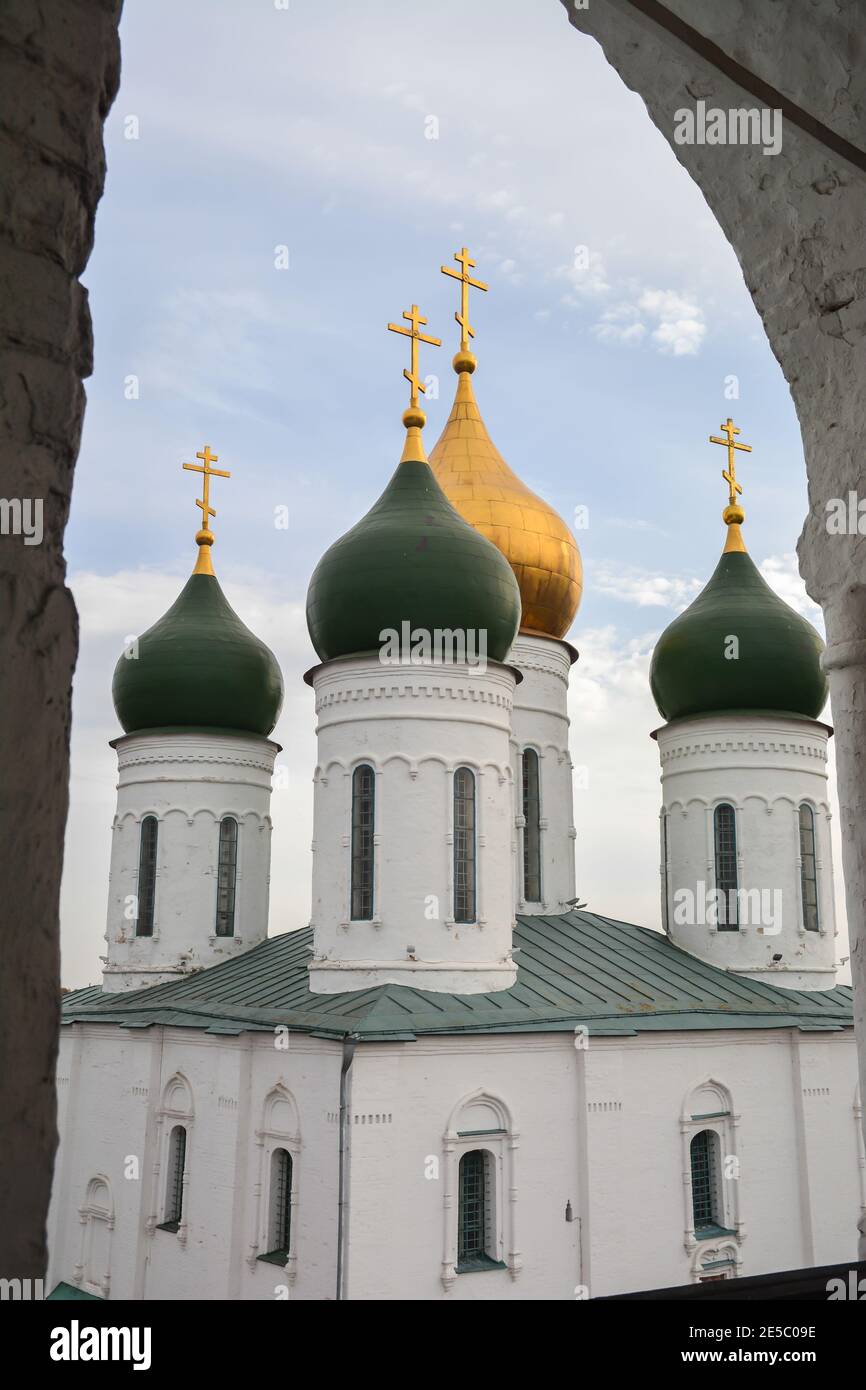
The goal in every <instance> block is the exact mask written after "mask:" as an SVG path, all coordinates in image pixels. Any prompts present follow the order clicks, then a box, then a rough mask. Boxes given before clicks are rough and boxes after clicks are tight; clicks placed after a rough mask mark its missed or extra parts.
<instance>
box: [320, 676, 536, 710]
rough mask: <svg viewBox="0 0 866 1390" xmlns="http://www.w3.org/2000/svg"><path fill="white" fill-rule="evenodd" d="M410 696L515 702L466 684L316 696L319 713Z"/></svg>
mask: <svg viewBox="0 0 866 1390" xmlns="http://www.w3.org/2000/svg"><path fill="white" fill-rule="evenodd" d="M407 696H408V697H409V698H411V699H413V700H417V699H427V700H462V701H463V702H464V703H467V702H468V703H470V704H478V705H495V706H497V707H498V708H500V709H507V710H510V709H511V708H512V705H513V700H512V697H511V695H510V694H507V693H506V692H505V691H503V690H479V689H478V687H477V686H476V687H470V686H466V685H413V684H411V683H409V682H405V683H402V684H397V683H395V684H393V685H384V684H382V685H375V686H374V685H369V686H355V687H352V688H350V689H346V688H344V689H342V690H329V691H322V692H321V694H317V697H316V713H317V714H318V713H319V712H320V711H321V710H323V709H328V708H330V707H331V706H333V705H346V704H350V703H354V702H355V701H358V700H361V701H365V702H367V701H372V700H393V699H398V700H399V699H403V698H405V697H407Z"/></svg>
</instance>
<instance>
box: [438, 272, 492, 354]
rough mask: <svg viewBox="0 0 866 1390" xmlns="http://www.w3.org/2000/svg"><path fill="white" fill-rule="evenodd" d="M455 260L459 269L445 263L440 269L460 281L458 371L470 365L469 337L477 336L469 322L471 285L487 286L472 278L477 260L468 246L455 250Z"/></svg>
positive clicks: (477, 287)
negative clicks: (474, 259) (475, 260)
mask: <svg viewBox="0 0 866 1390" xmlns="http://www.w3.org/2000/svg"><path fill="white" fill-rule="evenodd" d="M454 260H455V261H456V262H457V264H458V265H459V267H460V269H459V270H455V269H454V267H453V266H451V265H443V266H441V267H440V269H441V271H442V274H443V275H450V276H451V278H452V279H453V280H459V282H460V309H459V310H458V311H456V312H455V314H454V318H455V319H456V321H457V323H459V324H460V352H459V353H458V355H457V357H456V358H455V360H454V366H455V368H456V370H457V371H460V370H461V364H462V367H463V368H464V369H466V368H468V366H469V363H468V358H469V357H471V354H470V352H469V339H470V338H474V337H475V329H474V328H473V327H472V324H471V323H470V322H469V289H470V286H471V287H472V289H474V290H486V289H487V286H486V285H485V284H484V282H483V281H482V280H473V279H472V276H471V275H470V273H469V272H470V271H471V270H474V269H475V262H474V261H473V260H472V258H471V257H470V255H469V250H468V248H467V247H465V246H464V247H463V249H462V251H460V252H459V254H458V252H457V251H455V252H454ZM474 366H475V360H474V358H473V359H472V367H474ZM470 370H471V369H470Z"/></svg>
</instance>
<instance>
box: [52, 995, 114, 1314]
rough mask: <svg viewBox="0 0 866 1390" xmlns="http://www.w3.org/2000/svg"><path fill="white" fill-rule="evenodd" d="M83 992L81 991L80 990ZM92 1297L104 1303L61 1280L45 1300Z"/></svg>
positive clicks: (103, 1300) (96, 1296)
mask: <svg viewBox="0 0 866 1390" xmlns="http://www.w3.org/2000/svg"><path fill="white" fill-rule="evenodd" d="M82 992H83V991H82ZM52 1298H55V1299H62V1298H68V1299H85V1298H87V1299H92V1300H93V1302H94V1303H104V1302H105V1299H103V1298H100V1296H99V1294H98V1293H85V1292H84V1289H78V1288H76V1287H75V1285H74V1284H64V1283H63V1282H62V1281H61V1282H60V1283H59V1284H58V1285H57V1286H56V1287H55V1288H53V1289H52V1290H51V1293H50V1294H48V1295H47V1296H46V1299H45V1302H46V1303H50V1302H51V1299H52Z"/></svg>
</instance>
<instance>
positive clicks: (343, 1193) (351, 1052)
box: [337, 1033, 358, 1303]
mask: <svg viewBox="0 0 866 1390" xmlns="http://www.w3.org/2000/svg"><path fill="white" fill-rule="evenodd" d="M357 1044H358V1034H357V1033H349V1034H348V1035H347V1036H346V1037H345V1038H344V1039H343V1061H342V1065H341V1067H340V1125H339V1130H340V1159H339V1165H338V1170H337V1302H338V1303H340V1302H342V1299H343V1271H344V1268H345V1259H344V1254H343V1252H344V1246H345V1241H346V1225H347V1219H348V1215H349V1199H348V1184H347V1177H348V1173H347V1164H346V1154H347V1151H348V1131H349V1099H348V1098H349V1072H350V1070H351V1067H352V1062H353V1061H354V1058H355V1048H356V1047H357Z"/></svg>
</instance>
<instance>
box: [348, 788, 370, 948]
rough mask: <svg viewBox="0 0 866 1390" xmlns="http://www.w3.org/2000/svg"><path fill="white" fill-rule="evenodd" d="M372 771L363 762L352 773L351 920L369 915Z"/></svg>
mask: <svg viewBox="0 0 866 1390" xmlns="http://www.w3.org/2000/svg"><path fill="white" fill-rule="evenodd" d="M375 785H376V783H375V773H374V772H373V769H372V768H371V767H368V766H367V765H366V764H363V765H362V766H361V767H356V768H355V771H354V772H353V773H352V884H351V898H352V904H351V910H352V921H353V922H369V921H372V918H373V820H374V815H375V795H376V793H375Z"/></svg>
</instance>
